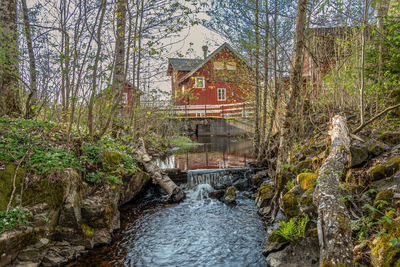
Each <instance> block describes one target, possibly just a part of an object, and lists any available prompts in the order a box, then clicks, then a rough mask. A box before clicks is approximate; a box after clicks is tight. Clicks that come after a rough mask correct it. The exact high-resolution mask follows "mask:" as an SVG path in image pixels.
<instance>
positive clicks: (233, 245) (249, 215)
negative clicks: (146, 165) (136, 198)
mask: <svg viewBox="0 0 400 267" xmlns="http://www.w3.org/2000/svg"><path fill="white" fill-rule="evenodd" d="M221 177H224V176H221ZM225 178H226V177H225ZM210 179H211V178H210ZM216 179H218V177H213V178H212V179H211V180H212V181H215V180H216ZM188 180H189V182H190V183H191V187H190V189H187V190H186V193H187V198H186V199H185V201H183V202H182V203H180V204H173V205H172V204H167V203H165V202H164V201H163V199H165V195H164V196H159V197H155V196H154V192H153V193H150V192H148V194H147V197H144V198H141V200H140V202H139V203H131V204H129V205H127V206H125V207H124V208H123V210H122V212H121V214H122V216H123V217H122V227H121V230H120V231H118V232H117V233H116V235H115V236H114V238H113V242H112V244H110V245H108V246H104V247H101V248H98V249H96V250H94V251H91V252H90V253H89V254H88V255H86V256H83V257H81V258H80V259H78V261H76V262H74V263H72V264H70V265H69V266H266V264H265V259H264V257H263V255H262V249H263V244H264V242H265V239H266V237H267V234H266V229H265V227H264V225H263V223H262V221H261V218H260V217H259V216H258V215H257V208H256V206H255V204H254V201H253V200H251V199H249V198H247V197H245V196H243V195H242V193H240V192H239V193H238V196H237V204H236V205H234V206H228V205H226V204H224V203H222V202H220V201H218V200H214V199H211V198H209V193H210V192H212V191H214V189H213V187H212V186H211V185H210V184H197V185H196V184H195V183H196V182H195V181H194V180H193V179H191V178H190V177H189V179H188ZM211 180H210V181H211ZM198 182H200V183H201V182H207V180H206V181H203V180H201V181H198Z"/></svg>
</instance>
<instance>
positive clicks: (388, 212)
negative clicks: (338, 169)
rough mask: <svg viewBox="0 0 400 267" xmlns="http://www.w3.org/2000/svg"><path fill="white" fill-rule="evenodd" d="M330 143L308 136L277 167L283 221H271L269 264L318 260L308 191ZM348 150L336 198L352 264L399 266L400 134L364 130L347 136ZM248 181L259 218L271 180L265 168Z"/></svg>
mask: <svg viewBox="0 0 400 267" xmlns="http://www.w3.org/2000/svg"><path fill="white" fill-rule="evenodd" d="M329 145H330V144H329V143H328V142H327V141H326V139H325V138H324V137H320V138H314V139H311V140H309V141H308V143H307V144H306V145H304V146H303V147H301V148H300V149H299V150H298V151H295V152H294V153H293V155H294V157H292V159H291V163H290V164H289V165H286V166H284V168H283V170H282V174H283V175H282V176H283V179H284V181H285V183H286V185H285V188H284V189H283V190H282V191H281V202H280V210H281V211H282V212H283V219H281V220H279V223H277V222H278V221H277V220H276V221H275V224H274V226H275V227H272V229H271V231H270V233H269V236H268V240H267V242H266V243H265V249H264V252H263V254H264V256H265V257H266V262H267V264H268V265H269V266H272V267H273V266H319V264H320V263H319V251H320V247H319V242H318V234H317V210H316V207H315V206H314V204H313V195H314V189H315V186H316V185H317V184H318V182H319V181H318V180H317V177H318V176H317V173H318V170H319V168H320V167H321V164H322V162H323V161H324V159H325V158H326V157H327V155H328V154H329ZM350 151H351V166H349V167H348V171H347V172H346V173H341V174H340V176H341V177H342V178H341V182H340V185H339V188H338V189H339V190H340V193H341V197H340V199H339V201H341V202H342V203H344V204H345V206H346V207H347V209H348V210H349V213H350V214H351V223H350V226H351V230H352V236H353V245H354V252H353V254H354V265H355V266H398V265H399V264H400V249H399V248H398V244H399V243H400V241H399V240H400V234H399V233H400V223H399V221H400V217H399V215H400V214H399V207H400V206H399V205H400V186H399V184H400V132H398V131H383V132H381V133H379V132H377V131H376V130H375V131H374V130H365V131H363V132H362V134H360V136H359V137H354V138H353V139H352V143H351V148H350ZM272 160H273V159H272ZM253 182H254V184H255V185H256V187H257V195H256V199H255V202H256V204H257V206H258V208H259V213H260V215H261V216H264V215H265V214H268V213H269V212H270V209H271V200H272V198H273V196H274V183H273V180H270V179H267V172H260V173H258V174H256V175H255V176H254V177H253ZM278 217H279V216H278ZM266 223H268V224H269V225H271V224H270V222H269V221H266ZM343 227H346V226H344V225H343Z"/></svg>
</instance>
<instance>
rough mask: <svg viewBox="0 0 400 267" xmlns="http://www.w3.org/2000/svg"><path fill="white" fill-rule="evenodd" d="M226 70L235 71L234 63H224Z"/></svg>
mask: <svg viewBox="0 0 400 267" xmlns="http://www.w3.org/2000/svg"><path fill="white" fill-rule="evenodd" d="M226 69H227V70H236V62H228V63H226Z"/></svg>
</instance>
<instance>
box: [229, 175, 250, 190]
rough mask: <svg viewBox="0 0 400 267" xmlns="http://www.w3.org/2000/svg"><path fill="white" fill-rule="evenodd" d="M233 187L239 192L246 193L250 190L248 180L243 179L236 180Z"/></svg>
mask: <svg viewBox="0 0 400 267" xmlns="http://www.w3.org/2000/svg"><path fill="white" fill-rule="evenodd" d="M232 185H233V186H234V187H236V188H237V189H238V190H240V191H244V190H246V189H248V188H249V181H248V179H247V178H242V179H238V180H236V181H235V182H234V183H233V184H232Z"/></svg>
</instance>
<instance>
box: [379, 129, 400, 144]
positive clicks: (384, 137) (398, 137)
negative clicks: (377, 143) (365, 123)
mask: <svg viewBox="0 0 400 267" xmlns="http://www.w3.org/2000/svg"><path fill="white" fill-rule="evenodd" d="M378 138H379V140H381V141H382V142H384V143H387V144H391V145H398V144H400V132H394V131H389V132H384V133H383V134H381V135H380V136H379V137H378Z"/></svg>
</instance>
